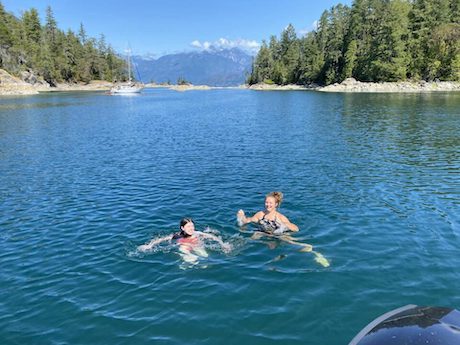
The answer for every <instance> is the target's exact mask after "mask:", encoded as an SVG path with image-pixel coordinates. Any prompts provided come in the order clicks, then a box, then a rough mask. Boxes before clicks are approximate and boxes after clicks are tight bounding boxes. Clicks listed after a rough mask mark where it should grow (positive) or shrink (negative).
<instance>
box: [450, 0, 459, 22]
mask: <svg viewBox="0 0 460 345" xmlns="http://www.w3.org/2000/svg"><path fill="white" fill-rule="evenodd" d="M450 13H451V16H450V21H451V22H452V23H456V24H460V0H451V2H450Z"/></svg>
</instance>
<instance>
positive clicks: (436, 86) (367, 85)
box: [247, 78, 460, 93]
mask: <svg viewBox="0 0 460 345" xmlns="http://www.w3.org/2000/svg"><path fill="white" fill-rule="evenodd" d="M247 88H248V89H250V90H258V91H284V90H314V91H320V92H352V93H355V92H368V93H402V92H405V93H410V92H439V91H460V82H455V81H435V82H426V81H403V82H382V83H371V82H360V81H357V80H356V79H354V78H348V79H345V80H344V81H343V82H341V83H340V84H338V83H336V84H332V85H328V86H323V87H321V86H318V85H307V86H302V85H270V84H255V85H251V86H247Z"/></svg>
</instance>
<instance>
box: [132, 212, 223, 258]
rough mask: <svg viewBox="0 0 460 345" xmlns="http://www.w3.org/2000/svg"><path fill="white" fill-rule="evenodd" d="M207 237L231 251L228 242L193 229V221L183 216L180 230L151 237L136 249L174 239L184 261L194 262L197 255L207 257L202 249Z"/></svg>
mask: <svg viewBox="0 0 460 345" xmlns="http://www.w3.org/2000/svg"><path fill="white" fill-rule="evenodd" d="M205 239H209V240H212V241H215V242H217V243H219V245H220V246H221V248H222V250H223V251H224V253H228V252H230V251H231V249H232V246H231V244H230V243H225V242H223V241H222V239H220V238H219V237H217V236H214V235H212V234H208V233H205V232H201V231H196V230H195V223H194V222H193V220H192V219H191V218H183V219H182V220H181V221H180V231H179V232H177V233H174V234H171V235H168V236H164V237H161V238H158V239H153V240H151V241H150V242H149V243H147V244H143V245H141V246H139V247H137V249H138V250H139V251H142V252H145V251H147V250H150V249H152V248H153V246H155V245H157V244H160V243H162V242H165V241H172V240H175V241H176V242H177V244H178V245H179V251H180V252H181V256H182V258H183V259H184V261H187V262H190V263H195V262H196V261H197V260H198V258H199V257H207V256H208V253H207V252H206V250H205V249H204V244H203V240H205Z"/></svg>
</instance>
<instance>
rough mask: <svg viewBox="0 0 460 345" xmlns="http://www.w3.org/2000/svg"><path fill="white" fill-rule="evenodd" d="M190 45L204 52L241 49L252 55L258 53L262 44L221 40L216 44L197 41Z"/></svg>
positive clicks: (244, 40) (239, 40)
mask: <svg viewBox="0 0 460 345" xmlns="http://www.w3.org/2000/svg"><path fill="white" fill-rule="evenodd" d="M190 45H191V46H192V47H194V48H198V49H203V50H208V49H230V48H240V49H242V50H245V51H247V52H249V53H252V54H255V53H257V52H258V51H259V48H260V43H259V42H257V41H254V40H246V39H236V40H229V39H227V38H219V39H218V40H217V41H214V42H209V41H204V42H200V41H198V40H195V41H193V42H191V43H190Z"/></svg>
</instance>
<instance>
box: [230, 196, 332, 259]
mask: <svg viewBox="0 0 460 345" xmlns="http://www.w3.org/2000/svg"><path fill="white" fill-rule="evenodd" d="M282 201H283V193H281V192H271V193H269V194H267V195H266V196H265V210H264V211H259V212H257V213H256V214H254V215H253V216H252V217H246V215H245V214H244V211H243V210H239V211H238V212H237V214H236V217H237V220H238V224H239V226H243V225H245V224H248V223H257V224H258V225H259V231H256V232H254V234H253V235H252V237H251V238H252V239H255V240H258V239H260V238H262V237H264V236H266V237H272V238H277V239H279V240H281V241H284V242H287V243H290V244H294V245H298V246H301V247H302V248H301V249H300V251H301V252H311V253H313V254H314V255H315V261H316V262H318V263H319V264H320V265H322V266H323V267H329V265H330V264H329V261H328V260H327V259H326V258H325V257H324V256H323V255H322V254H321V253H319V252H316V251H313V246H312V245H311V244H308V243H302V242H297V241H295V239H294V238H292V236H291V235H289V232H297V231H299V227H298V226H297V225H295V224H293V223H291V222H290V221H289V219H288V218H287V217H286V216H284V215H283V214H281V213H280V212H279V211H277V208H278V207H279V206H280V204H281V202H282Z"/></svg>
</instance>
